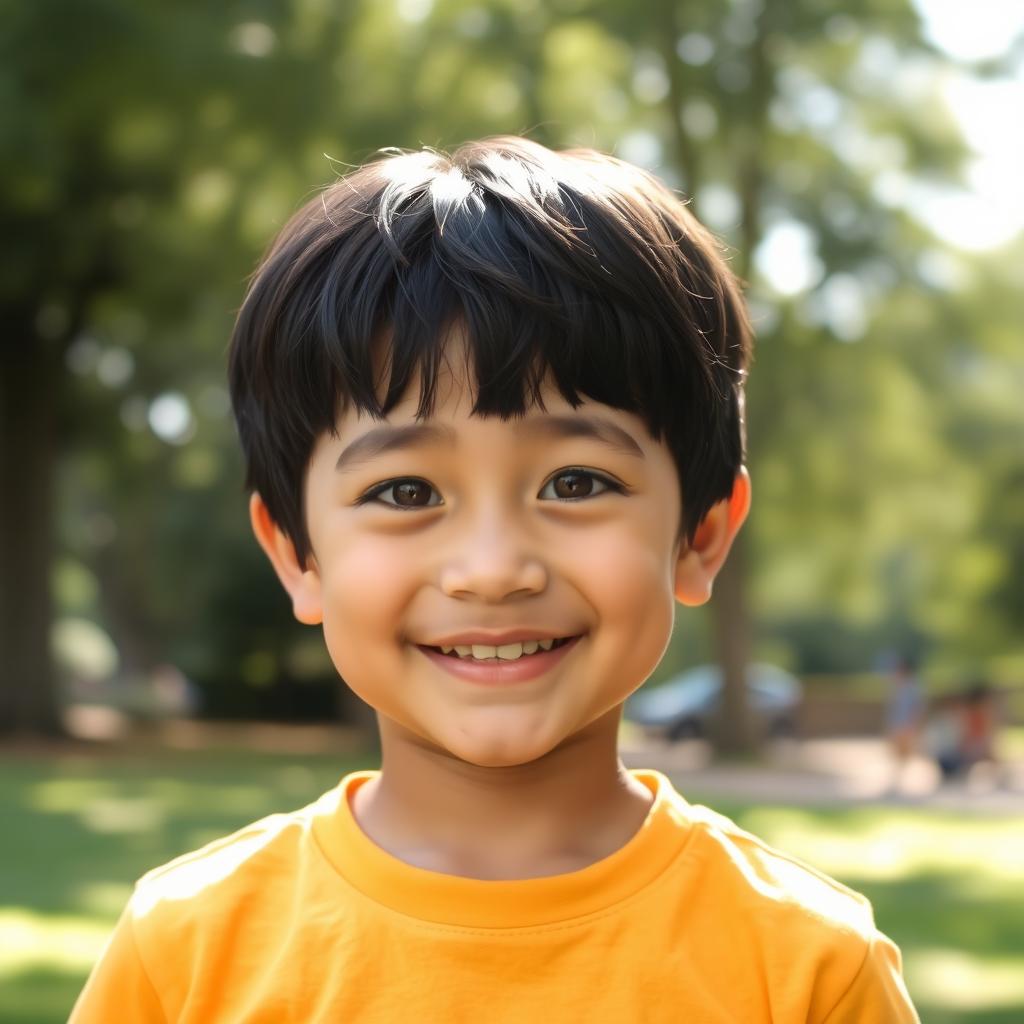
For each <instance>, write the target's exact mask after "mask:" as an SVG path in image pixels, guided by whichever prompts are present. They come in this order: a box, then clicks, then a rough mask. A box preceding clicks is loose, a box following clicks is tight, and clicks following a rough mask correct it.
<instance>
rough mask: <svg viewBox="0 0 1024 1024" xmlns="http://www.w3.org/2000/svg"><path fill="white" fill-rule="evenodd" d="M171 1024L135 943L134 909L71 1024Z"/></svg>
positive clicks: (125, 916)
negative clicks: (116, 1023) (117, 1023)
mask: <svg viewBox="0 0 1024 1024" xmlns="http://www.w3.org/2000/svg"><path fill="white" fill-rule="evenodd" d="M113 1020H130V1021H132V1024H168V1022H167V1017H166V1016H165V1014H164V1011H163V1007H162V1006H161V1005H160V1000H159V998H158V996H157V994H156V989H154V988H153V983H152V982H151V981H150V979H149V975H148V974H147V973H146V968H145V966H144V965H143V963H142V958H141V957H140V956H139V949H138V946H137V945H136V942H135V930H134V927H133V924H132V913H131V906H129V907H128V909H126V910H125V912H124V913H123V914H122V915H121V919H120V920H119V921H118V922H117V926H116V927H115V928H114V933H113V935H111V936H110V939H109V940H108V941H107V946H106V948H105V949H104V951H103V953H102V954H101V955H100V958H99V960H98V961H97V963H96V965H95V967H93V969H92V973H91V974H90V975H89V980H88V981H87V982H86V983H85V988H83V989H82V992H81V994H80V995H79V997H78V1001H77V1002H76V1003H75V1007H74V1009H73V1010H72V1011H71V1017H70V1019H69V1020H68V1024H109V1022H110V1021H113Z"/></svg>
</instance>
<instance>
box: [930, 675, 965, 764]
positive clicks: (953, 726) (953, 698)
mask: <svg viewBox="0 0 1024 1024" xmlns="http://www.w3.org/2000/svg"><path fill="white" fill-rule="evenodd" d="M963 739H964V707H963V698H962V697H961V695H960V694H958V693H945V694H943V695H942V696H941V697H938V698H937V699H936V701H935V703H934V704H933V705H932V710H931V714H930V715H929V716H928V724H927V725H926V726H925V732H924V747H925V750H926V751H927V753H928V754H929V755H931V757H933V758H934V759H935V763H936V764H937V765H938V768H939V773H940V775H941V777H942V781H943V782H948V781H949V780H950V779H953V778H956V776H957V775H959V774H960V773H961V772H962V771H963V767H964V754H963Z"/></svg>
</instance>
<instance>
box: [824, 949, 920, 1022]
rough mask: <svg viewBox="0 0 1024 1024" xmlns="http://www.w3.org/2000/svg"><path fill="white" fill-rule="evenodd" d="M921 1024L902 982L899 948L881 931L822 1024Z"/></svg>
mask: <svg viewBox="0 0 1024 1024" xmlns="http://www.w3.org/2000/svg"><path fill="white" fill-rule="evenodd" d="M881 1021H885V1022H886V1024H921V1022H920V1018H919V1017H918V1016H917V1011H916V1010H915V1009H914V1004H913V1003H912V1002H911V1001H910V995H909V993H908V992H907V987H906V985H905V984H904V982H903V973H902V970H901V962H900V951H899V950H898V949H897V948H896V946H895V944H894V943H892V942H891V941H890V940H889V939H887V938H886V937H885V936H884V935H882V934H881V933H880V932H877V933H876V934H875V935H874V937H873V938H872V939H871V941H870V945H869V946H868V951H867V956H865V958H864V962H863V963H862V964H861V967H860V970H859V971H858V972H857V975H856V977H854V979H853V981H852V982H851V984H850V987H849V988H848V989H847V990H846V991H845V992H844V993H843V995H842V997H841V998H840V1000H839V1002H838V1003H836V1005H835V1007H834V1008H833V1009H832V1012H831V1013H829V1015H828V1016H827V1017H826V1018H825V1020H824V1021H823V1022H822V1024H880V1022H881Z"/></svg>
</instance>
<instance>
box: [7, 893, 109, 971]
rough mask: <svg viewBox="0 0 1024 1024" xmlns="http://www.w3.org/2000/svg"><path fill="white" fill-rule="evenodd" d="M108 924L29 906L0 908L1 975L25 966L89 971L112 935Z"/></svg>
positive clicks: (22, 969) (20, 969)
mask: <svg viewBox="0 0 1024 1024" xmlns="http://www.w3.org/2000/svg"><path fill="white" fill-rule="evenodd" d="M110 930H111V929H110V925H109V924H96V923H94V922H92V921H88V920H87V919H85V918H81V917H49V916H45V915H42V914H33V913H32V912H31V911H29V910H10V909H8V910H0V949H2V950H4V955H3V957H2V958H0V977H11V976H13V975H15V974H19V973H21V972H22V971H24V970H25V969H26V968H36V967H46V968H53V969H57V970H60V971H64V972H67V973H71V972H81V971H87V970H89V968H90V967H92V965H93V964H94V963H95V962H96V959H97V957H99V955H100V953H101V952H102V950H103V946H104V944H105V943H106V941H107V939H108V938H109V937H110Z"/></svg>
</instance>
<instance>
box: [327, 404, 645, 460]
mask: <svg viewBox="0 0 1024 1024" xmlns="http://www.w3.org/2000/svg"><path fill="white" fill-rule="evenodd" d="M516 431H517V433H520V434H524V435H527V436H533V437H540V438H553V439H558V440H562V439H566V438H577V437H581V438H587V439H589V440H592V441H598V442H599V443H601V444H603V445H606V446H607V447H609V448H612V449H614V450H615V451H618V452H624V453H625V454H626V455H632V456H634V457H635V458H639V459H643V458H645V456H644V451H643V449H642V448H641V447H640V445H639V444H637V442H636V441H635V440H634V438H633V437H632V435H631V434H629V433H627V432H626V431H625V430H623V429H622V427H620V426H617V425H616V424H614V423H612V422H611V421H610V420H606V419H602V418H601V417H600V416H580V415H576V414H574V415H572V416H537V417H532V418H530V419H528V420H524V421H522V422H521V423H519V424H517V425H516ZM455 441H456V435H455V431H454V430H453V429H452V428H451V427H447V426H442V425H440V424H437V423H409V424H406V425H405V426H400V427H393V426H389V425H387V424H385V425H383V426H380V427H374V429H373V430H368V431H367V432H366V433H365V434H363V435H361V436H360V437H357V438H356V439H355V440H354V441H353V442H351V444H349V445H347V446H346V448H345V449H344V451H342V453H341V454H340V455H339V456H338V461H337V462H336V463H335V464H334V468H335V470H341V469H348V468H351V467H352V466H355V465H358V464H359V463H361V462H368V461H369V460H370V459H374V458H376V457H377V456H378V455H384V454H386V453H387V452H396V451H408V450H409V449H411V448H422V447H426V446H427V445H433V444H444V445H447V446H449V447H451V446H453V445H454V444H455Z"/></svg>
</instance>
